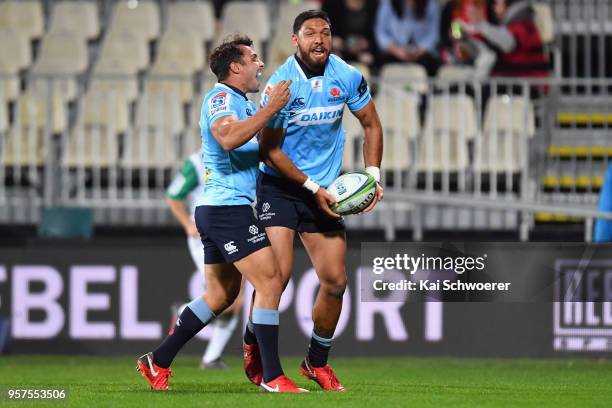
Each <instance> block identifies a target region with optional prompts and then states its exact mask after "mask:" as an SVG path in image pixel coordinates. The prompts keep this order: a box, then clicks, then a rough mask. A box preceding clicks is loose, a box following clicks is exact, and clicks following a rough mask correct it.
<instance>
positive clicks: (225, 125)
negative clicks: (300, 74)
mask: <svg viewBox="0 0 612 408" xmlns="http://www.w3.org/2000/svg"><path fill="white" fill-rule="evenodd" d="M289 85H291V81H280V82H279V83H278V84H276V86H274V88H273V89H272V91H271V94H270V100H269V102H268V104H267V105H266V107H264V108H262V109H261V110H260V111H259V112H257V113H256V114H255V115H253V116H251V117H250V118H248V119H244V120H239V119H238V118H236V116H233V115H227V116H222V117H221V118H219V119H217V120H215V121H214V122H213V123H212V125H211V131H212V135H213V137H214V138H215V139H216V140H217V142H219V144H220V145H221V147H222V148H223V150H225V151H229V150H233V149H235V148H237V147H240V146H242V145H243V144H245V143H246V142H248V141H249V140H251V139H252V138H253V136H255V134H256V133H257V132H259V131H260V130H261V129H262V128H263V127H264V126H265V125H266V123H267V122H268V121H269V120H270V119H271V118H272V116H274V115H275V114H276V113H277V112H278V111H280V110H281V109H282V108H283V107H284V106H285V105H286V104H287V102H288V101H289V98H290V97H291V93H290V92H289Z"/></svg>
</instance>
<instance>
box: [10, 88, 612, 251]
mask: <svg viewBox="0 0 612 408" xmlns="http://www.w3.org/2000/svg"><path fill="white" fill-rule="evenodd" d="M61 80H62V78H56V77H42V78H38V81H42V82H43V83H44V84H45V85H46V86H42V87H39V88H38V90H37V91H35V92H34V91H28V92H22V93H19V94H18V95H17V96H16V97H15V98H14V99H9V102H8V103H7V104H3V105H2V106H6V108H7V109H6V111H5V112H0V133H2V138H1V139H2V145H1V147H0V149H1V156H0V157H1V161H0V203H2V205H1V206H0V207H1V210H0V218H1V220H2V222H10V223H20V222H23V223H33V222H37V220H38V216H39V213H40V209H41V208H42V207H57V206H59V207H89V208H93V209H94V211H95V221H96V222H97V223H99V224H114V223H135V224H145V225H151V224H167V223H171V222H173V220H172V218H171V216H170V215H169V213H168V211H166V209H165V203H164V199H163V197H164V188H165V186H167V184H168V183H169V182H170V180H171V178H172V176H173V175H174V174H175V172H176V171H177V170H178V168H179V166H180V164H181V162H182V160H183V159H184V158H185V157H187V156H188V155H189V154H190V153H192V152H194V151H195V150H197V149H198V146H199V128H198V120H199V111H200V104H201V95H202V92H196V93H194V92H192V90H193V89H194V88H195V89H199V90H201V91H204V90H206V89H208V88H209V87H210V85H211V83H210V81H209V79H208V78H205V80H203V81H200V82H201V83H200V82H198V83H196V84H195V86H194V84H193V80H192V78H182V77H150V78H148V79H147V80H146V81H142V80H134V78H129V79H128V78H121V77H99V78H93V79H92V80H91V81H90V82H89V83H88V84H86V86H82V87H80V88H79V89H77V92H76V94H77V95H78V97H77V98H76V99H74V100H69V99H67V98H66V93H64V91H63V88H62V87H61V84H59V82H61ZM58 81H59V82H58ZM581 81H584V80H574V82H575V83H577V84H581V83H582V82H581ZM5 84H6V82H5V83H0V85H5ZM564 84H566V82H565V81H558V80H554V79H547V80H529V81H527V80H516V79H496V80H490V81H488V82H486V83H481V82H477V81H463V82H459V81H443V80H435V81H427V82H422V83H419V82H418V81H415V80H407V81H404V82H403V81H401V80H400V81H398V80H394V81H392V82H389V81H380V82H377V83H376V82H374V89H375V90H376V92H375V102H376V105H377V109H378V111H379V114H380V117H381V120H382V123H383V126H384V135H385V136H384V137H385V140H384V143H385V149H384V156H383V169H384V172H383V183H384V185H385V188H386V192H387V193H386V194H387V199H386V200H385V202H383V203H381V206H380V207H381V208H380V210H379V211H376V212H374V213H372V214H368V215H365V216H362V217H350V218H349V219H347V224H348V226H349V227H351V228H383V229H385V230H386V232H387V237H388V238H389V239H392V238H393V237H394V233H395V231H396V230H397V229H412V230H413V231H414V235H415V238H416V239H420V238H421V237H422V231H423V230H424V229H508V230H520V231H521V236H522V237H523V238H527V236H528V233H529V231H530V229H531V228H532V227H533V225H534V220H535V219H536V218H534V217H536V215H537V213H546V212H547V211H548V212H549V213H552V214H553V215H554V214H561V215H562V216H565V217H569V216H580V217H583V218H586V219H588V220H589V221H588V222H587V226H589V225H590V222H591V221H592V219H593V217H595V216H596V215H597V213H596V212H595V208H596V200H597V191H598V188H599V186H600V185H601V178H602V176H603V174H604V171H605V168H606V166H607V165H608V163H609V160H610V155H611V153H612V152H611V151H610V150H611V149H610V148H609V147H608V146H609V145H610V143H609V140H610V137H611V136H612V135H610V131H609V128H608V127H607V125H606V126H600V127H599V128H598V129H597V132H592V131H591V130H593V129H592V128H588V127H586V128H584V127H581V126H579V125H574V126H570V127H567V126H566V125H565V124H564V122H563V120H562V119H563V118H564V116H563V115H567V114H568V112H566V110H567V109H574V108H576V107H575V106H574V107H568V106H567V105H566V104H564V103H563V100H565V99H566V96H564V97H563V98H560V97H559V95H560V92H561V90H562V87H563V86H564ZM0 89H4V86H0ZM585 89H586V91H593V88H589V87H586V88H585ZM610 89H612V81H609V82H606V81H605V80H600V81H599V83H598V87H597V98H600V99H601V100H608V99H609V95H608V94H607V92H608V91H609V90H610ZM190 90H191V91H190ZM569 97H570V99H571V95H569ZM587 97H588V95H587ZM592 97H595V95H592ZM600 108H601V109H603V110H605V109H606V108H607V105H604V106H600ZM569 113H572V114H574V115H579V114H580V112H578V111H576V110H570V111H569ZM566 119H567V118H566ZM343 122H344V126H345V130H346V145H345V155H344V165H343V168H344V170H351V169H361V168H363V158H362V157H363V156H362V151H361V149H362V147H361V146H362V144H363V131H362V129H361V126H360V125H359V123H358V121H357V120H356V119H355V118H354V117H353V116H352V115H351V114H350V113H349V112H348V111H346V112H345V115H344V119H343ZM587 230H588V228H587ZM587 233H588V232H587Z"/></svg>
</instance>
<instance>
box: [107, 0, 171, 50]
mask: <svg viewBox="0 0 612 408" xmlns="http://www.w3.org/2000/svg"><path fill="white" fill-rule="evenodd" d="M111 29H112V30H116V29H119V30H122V29H123V30H129V31H133V32H134V34H136V35H138V36H140V38H141V39H144V40H153V39H155V38H156V37H157V36H159V32H160V22H159V6H158V5H157V2H155V1H146V0H140V1H137V2H130V1H118V2H117V5H116V6H115V11H114V14H113V19H112V21H111Z"/></svg>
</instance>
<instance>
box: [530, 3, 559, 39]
mask: <svg viewBox="0 0 612 408" xmlns="http://www.w3.org/2000/svg"><path fill="white" fill-rule="evenodd" d="M532 7H533V10H534V13H535V24H536V26H537V28H538V31H539V32H540V37H541V38H542V42H544V44H550V43H552V42H554V41H555V21H554V19H553V16H552V10H551V8H550V4H548V3H543V2H537V3H534V4H533V5H532Z"/></svg>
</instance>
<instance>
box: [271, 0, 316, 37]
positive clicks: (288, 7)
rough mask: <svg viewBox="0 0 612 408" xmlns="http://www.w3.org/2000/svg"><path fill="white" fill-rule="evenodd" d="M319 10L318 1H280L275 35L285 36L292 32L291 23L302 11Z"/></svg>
mask: <svg viewBox="0 0 612 408" xmlns="http://www.w3.org/2000/svg"><path fill="white" fill-rule="evenodd" d="M320 8H321V2H320V1H302V2H290V1H281V2H280V8H279V13H278V21H277V22H276V27H275V30H276V33H280V34H283V35H285V36H287V35H288V34H289V33H292V32H293V21H294V20H295V17H296V16H297V15H298V14H300V13H301V12H303V11H307V10H313V9H314V10H318V9H320Z"/></svg>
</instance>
